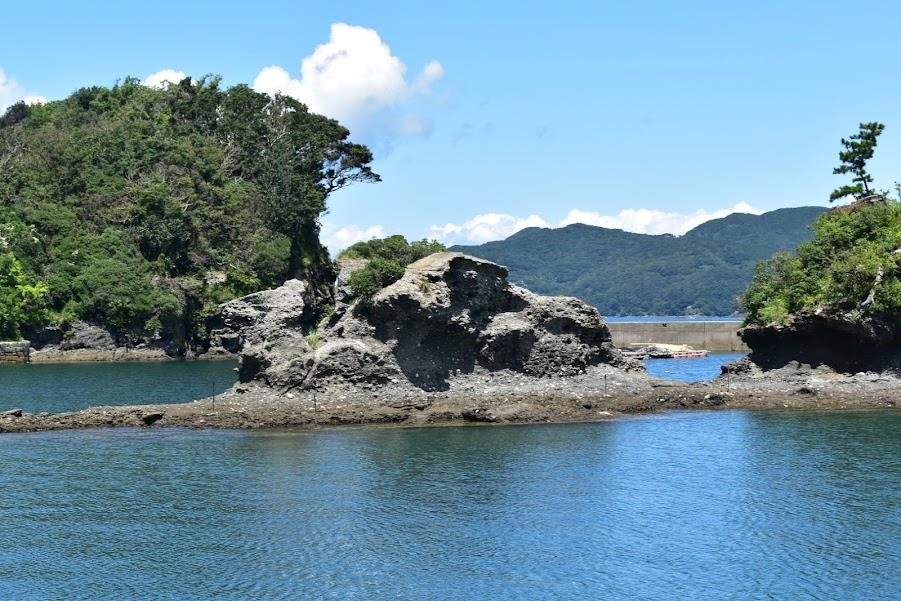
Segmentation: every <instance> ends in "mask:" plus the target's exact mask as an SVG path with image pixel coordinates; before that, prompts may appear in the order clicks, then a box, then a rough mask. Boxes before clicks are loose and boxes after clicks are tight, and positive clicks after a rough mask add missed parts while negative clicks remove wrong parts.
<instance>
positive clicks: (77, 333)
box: [59, 321, 116, 351]
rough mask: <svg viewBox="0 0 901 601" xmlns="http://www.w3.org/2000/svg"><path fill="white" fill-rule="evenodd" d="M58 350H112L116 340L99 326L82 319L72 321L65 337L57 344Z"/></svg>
mask: <svg viewBox="0 0 901 601" xmlns="http://www.w3.org/2000/svg"><path fill="white" fill-rule="evenodd" d="M59 348H60V350H64V351H71V350H77V349H90V350H95V351H96V350H112V349H115V348H116V341H115V340H113V337H112V335H111V334H110V333H109V332H108V331H107V330H105V329H103V328H101V327H100V326H95V325H93V324H90V323H86V322H84V321H76V322H74V323H73V324H72V325H71V327H70V328H69V331H68V332H66V337H65V339H64V340H63V341H62V342H61V343H60V345H59Z"/></svg>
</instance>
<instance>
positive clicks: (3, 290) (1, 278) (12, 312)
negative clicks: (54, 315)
mask: <svg viewBox="0 0 901 601" xmlns="http://www.w3.org/2000/svg"><path fill="white" fill-rule="evenodd" d="M46 294H47V286H45V285H44V284H41V283H29V282H28V281H27V278H26V276H25V272H24V271H23V270H22V264H21V263H20V262H19V260H18V259H17V258H16V256H15V255H14V254H13V253H11V252H8V251H7V252H0V340H17V339H18V338H19V337H20V336H21V327H22V326H23V325H24V324H27V323H40V322H41V321H43V318H44V313H45V311H44V297H45V295H46Z"/></svg>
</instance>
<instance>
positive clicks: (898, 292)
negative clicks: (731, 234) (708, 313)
mask: <svg viewBox="0 0 901 601" xmlns="http://www.w3.org/2000/svg"><path fill="white" fill-rule="evenodd" d="M815 231H816V234H815V236H814V237H813V239H812V240H810V241H809V242H806V243H805V244H802V245H801V246H799V247H798V249H797V252H795V253H780V254H777V255H776V256H775V257H774V258H772V259H770V260H769V261H766V262H764V263H761V264H760V265H759V266H758V267H757V273H756V275H755V276H754V279H753V281H752V283H751V286H750V287H749V288H748V290H747V292H745V294H744V296H743V298H742V305H743V307H744V309H745V310H746V311H747V321H748V322H749V323H759V324H768V323H782V322H784V321H785V320H786V319H787V318H788V316H789V314H804V313H813V312H815V311H817V310H821V309H828V310H840V311H844V312H857V314H858V315H859V316H860V317H870V318H875V319H878V320H880V321H882V322H885V323H889V324H894V325H897V326H901V204H899V203H898V202H897V201H894V200H885V201H877V202H874V203H871V204H864V205H859V206H851V207H847V208H843V209H840V210H836V211H832V212H830V213H827V214H824V215H822V216H820V218H819V219H817V221H816V225H815Z"/></svg>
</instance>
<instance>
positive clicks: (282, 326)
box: [211, 253, 633, 392]
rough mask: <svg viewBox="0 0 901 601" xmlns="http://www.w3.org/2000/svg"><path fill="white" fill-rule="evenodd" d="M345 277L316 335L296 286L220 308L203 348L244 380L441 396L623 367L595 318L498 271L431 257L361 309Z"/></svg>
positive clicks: (314, 311) (484, 264)
mask: <svg viewBox="0 0 901 601" xmlns="http://www.w3.org/2000/svg"><path fill="white" fill-rule="evenodd" d="M356 267H359V266H356ZM351 270H352V269H350V268H347V266H345V269H343V270H342V273H341V276H340V277H339V281H338V285H337V291H336V292H337V293H336V301H337V304H336V307H335V311H334V313H333V314H331V315H330V316H329V317H327V318H326V319H323V320H322V321H321V322H320V323H319V324H318V325H317V324H315V323H314V320H315V319H317V318H318V316H319V315H320V314H321V313H322V311H321V309H318V308H317V307H315V306H314V301H313V298H312V296H311V295H310V294H309V293H308V289H307V287H306V285H305V284H304V283H303V282H299V281H296V280H294V281H289V282H287V283H286V284H285V285H284V286H282V287H281V288H277V289H275V290H269V291H265V292H261V293H257V294H253V295H250V296H247V297H244V298H241V299H238V300H235V301H232V302H230V303H226V304H225V305H223V306H222V307H221V308H220V311H219V313H218V314H217V315H216V316H215V317H214V318H213V319H212V321H211V324H212V326H213V327H212V328H211V330H212V333H213V338H214V340H215V341H217V342H216V344H218V346H220V347H222V348H225V349H228V350H231V351H238V352H239V353H240V355H241V366H240V368H239V375H240V379H241V381H242V382H249V381H256V382H260V383H263V384H265V385H267V386H270V387H273V388H277V389H282V390H288V389H297V390H338V389H359V388H364V389H365V388H372V389H376V388H378V387H382V386H390V387H392V388H394V389H400V390H408V391H410V392H415V391H442V390H448V389H449V388H450V387H451V385H452V383H453V382H454V381H455V380H457V379H466V378H470V379H471V378H479V377H486V376H487V375H488V374H495V373H499V372H500V373H507V374H519V375H522V376H525V377H534V378H549V377H560V376H573V375H577V374H580V373H584V372H585V371H586V370H588V369H591V368H592V367H593V366H598V365H601V364H612V365H615V366H621V367H631V366H633V364H632V363H630V362H628V361H627V360H625V359H624V358H623V356H622V355H621V353H620V352H619V351H618V350H617V349H616V348H615V347H614V346H613V343H612V341H611V336H610V331H609V330H608V328H607V325H606V323H605V322H604V320H603V318H602V317H601V316H600V314H599V313H598V311H597V310H596V309H595V308H593V307H591V306H590V305H587V304H585V303H583V302H581V301H579V300H577V299H574V298H569V297H546V296H539V295H536V294H532V293H531V292H529V291H528V290H525V289H523V288H519V287H517V286H514V285H512V284H510V283H509V282H508V281H507V270H506V268H504V267H502V266H500V265H496V264H494V263H490V262H488V261H484V260H481V259H477V258H474V257H469V256H466V255H463V254H460V253H438V254H434V255H431V256H429V257H426V258H424V259H422V260H420V261H417V262H416V263H413V264H412V265H410V266H409V267H408V268H407V270H406V273H405V274H404V276H403V277H402V278H401V279H400V280H399V281H397V282H395V283H394V284H391V285H390V286H388V287H386V288H384V289H383V290H381V291H380V292H378V293H377V294H376V295H375V296H374V297H372V298H371V299H368V300H359V299H353V298H352V297H351V293H350V292H349V290H348V289H347V287H346V286H345V285H342V280H341V279H340V278H341V277H343V278H344V280H346V278H347V277H348V276H349V272H350V271H351Z"/></svg>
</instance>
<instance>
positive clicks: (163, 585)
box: [0, 411, 901, 601]
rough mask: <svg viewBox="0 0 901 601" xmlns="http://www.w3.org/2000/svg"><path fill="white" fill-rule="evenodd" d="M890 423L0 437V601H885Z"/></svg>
mask: <svg viewBox="0 0 901 601" xmlns="http://www.w3.org/2000/svg"><path fill="white" fill-rule="evenodd" d="M899 450H901V413H898V412H895V411H872V412H853V413H852V412H831V413H830V412H794V413H793V412H744V411H719V412H702V411H697V412H683V413H666V414H658V415H654V416H645V417H637V418H626V419H619V420H615V421H610V422H605V423H594V424H566V425H531V426H510V427H477V426H471V427H441V428H423V429H408V428H390V429H389V428H373V427H369V428H360V429H348V430H341V429H329V430H320V431H261V432H244V431H190V430H159V429H153V430H95V431H70V432H51V433H39V434H14V435H9V434H4V435H0V599H116V600H123V599H179V600H182V599H183V600H206V599H209V600H214V599H215V600H235V601H237V600H242V601H243V600H246V599H365V600H381V599H411V600H413V599H415V600H436V601H440V600H472V599H478V600H511V601H512V600H521V599H529V600H544V599H548V600H550V599H605V600H606V599H614V600H616V599H702V600H706V599H711V600H714V599H715V600H724V599H742V600H743V599H843V600H856V599H897V598H898V591H899V590H901V504H899V498H901V497H899V494H898V493H899V490H901V462H899Z"/></svg>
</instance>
